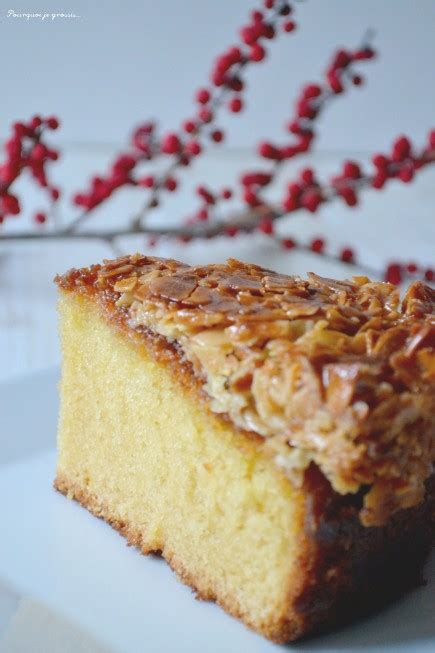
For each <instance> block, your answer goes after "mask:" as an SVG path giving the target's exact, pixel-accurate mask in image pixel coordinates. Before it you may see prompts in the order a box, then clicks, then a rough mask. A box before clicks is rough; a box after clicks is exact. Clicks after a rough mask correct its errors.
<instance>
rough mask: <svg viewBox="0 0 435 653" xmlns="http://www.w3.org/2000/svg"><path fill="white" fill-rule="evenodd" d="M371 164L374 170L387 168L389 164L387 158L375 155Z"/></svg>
mask: <svg viewBox="0 0 435 653" xmlns="http://www.w3.org/2000/svg"><path fill="white" fill-rule="evenodd" d="M372 162H373V165H374V166H375V168H379V169H381V170H383V169H385V168H387V167H388V163H389V161H388V159H387V157H386V156H384V155H383V154H375V155H374V157H373V158H372Z"/></svg>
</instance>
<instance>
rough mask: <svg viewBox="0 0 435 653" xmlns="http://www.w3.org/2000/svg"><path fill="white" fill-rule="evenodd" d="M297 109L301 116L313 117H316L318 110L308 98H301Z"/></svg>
mask: <svg viewBox="0 0 435 653" xmlns="http://www.w3.org/2000/svg"><path fill="white" fill-rule="evenodd" d="M296 111H297V114H298V117H299V118H308V119H310V120H311V119H312V118H315V117H316V114H317V111H316V109H315V108H314V107H313V106H311V104H310V102H307V100H301V101H300V102H298V104H297V105H296Z"/></svg>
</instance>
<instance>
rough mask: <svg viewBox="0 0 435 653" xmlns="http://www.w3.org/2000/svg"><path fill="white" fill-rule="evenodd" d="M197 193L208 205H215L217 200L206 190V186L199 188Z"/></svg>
mask: <svg viewBox="0 0 435 653" xmlns="http://www.w3.org/2000/svg"><path fill="white" fill-rule="evenodd" d="M196 193H197V195H199V197H201V198H202V199H203V200H204V201H205V202H207V204H214V203H215V198H214V195H213V194H212V193H211V192H210V191H209V190H207V188H205V186H197V188H196Z"/></svg>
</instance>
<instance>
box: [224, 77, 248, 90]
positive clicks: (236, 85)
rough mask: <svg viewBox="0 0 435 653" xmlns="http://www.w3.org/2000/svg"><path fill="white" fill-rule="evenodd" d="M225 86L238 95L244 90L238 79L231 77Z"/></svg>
mask: <svg viewBox="0 0 435 653" xmlns="http://www.w3.org/2000/svg"><path fill="white" fill-rule="evenodd" d="M227 86H228V88H230V89H231V90H232V91H235V92H236V93H240V91H243V88H244V84H243V82H242V80H241V79H240V77H232V78H231V79H230V80H228V82H227Z"/></svg>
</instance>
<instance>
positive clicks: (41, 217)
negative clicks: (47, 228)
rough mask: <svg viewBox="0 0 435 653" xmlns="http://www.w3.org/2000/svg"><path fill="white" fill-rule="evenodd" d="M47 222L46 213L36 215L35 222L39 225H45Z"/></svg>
mask: <svg viewBox="0 0 435 653" xmlns="http://www.w3.org/2000/svg"><path fill="white" fill-rule="evenodd" d="M46 220H47V216H46V215H45V213H42V212H39V213H35V222H37V223H38V224H44V222H45V221H46Z"/></svg>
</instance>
